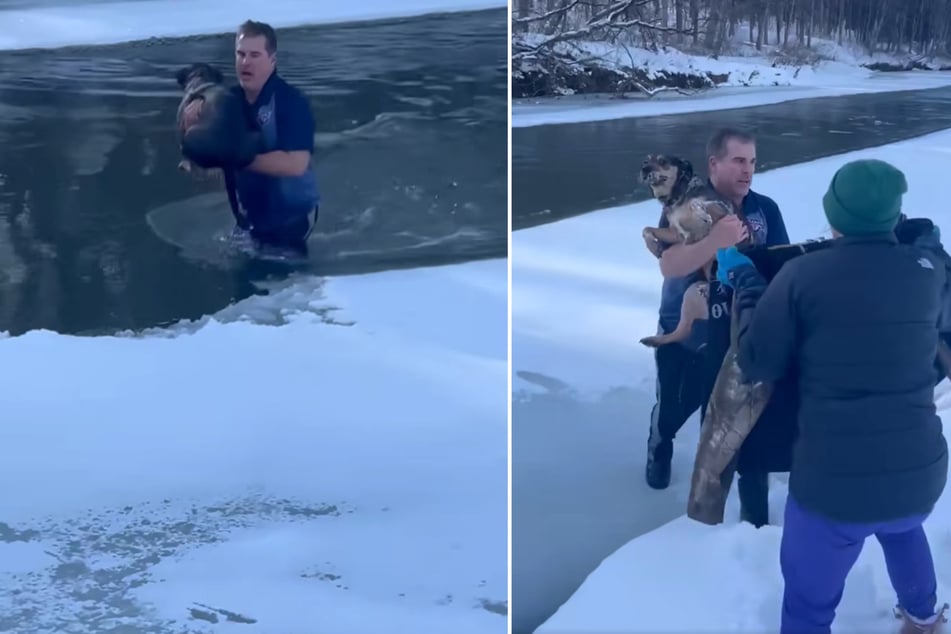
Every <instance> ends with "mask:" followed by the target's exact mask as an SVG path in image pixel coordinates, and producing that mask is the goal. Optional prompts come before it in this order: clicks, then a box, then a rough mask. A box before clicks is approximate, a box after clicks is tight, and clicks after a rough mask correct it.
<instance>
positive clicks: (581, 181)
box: [512, 87, 951, 229]
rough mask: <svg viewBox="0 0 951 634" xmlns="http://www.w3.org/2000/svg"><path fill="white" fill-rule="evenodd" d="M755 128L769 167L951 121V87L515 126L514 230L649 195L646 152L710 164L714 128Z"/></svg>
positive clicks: (762, 167)
mask: <svg viewBox="0 0 951 634" xmlns="http://www.w3.org/2000/svg"><path fill="white" fill-rule="evenodd" d="M723 125H730V126H740V127H745V128H749V129H752V130H754V131H755V132H756V134H757V136H758V143H757V158H756V160H757V166H758V171H760V172H763V171H767V170H770V169H775V168H777V167H785V166H787V165H792V164H794V163H802V162H805V161H810V160H814V159H817V158H822V157H824V156H831V155H833V154H840V153H842V152H850V151H853V150H860V149H863V148H867V147H872V146H876V145H883V144H886V143H892V142H895V141H900V140H902V139H907V138H909V137H913V136H919V135H922V134H927V133H930V132H935V131H937V130H942V129H945V128H949V127H951V87H949V88H937V89H931V90H918V91H907V92H892V93H878V94H874V93H873V94H864V95H851V96H845V97H822V98H817V99H803V100H799V101H790V102H785V103H779V104H772V105H766V106H758V107H753V108H739V109H733V110H714V111H709V112H696V113H690V114H677V115H669V116H658V117H641V118H633V119H614V120H608V121H593V122H584V123H572V124H564V125H546V126H537V127H524V128H514V129H513V130H512V183H513V187H512V226H513V228H514V229H523V228H526V227H531V226H535V225H538V224H543V223H546V222H552V221H555V220H559V219H562V218H567V217H570V216H574V215H578V214H582V213H586V212H588V211H592V210H595V209H602V208H605V207H613V206H617V205H623V204H627V203H632V202H637V201H641V200H647V198H648V192H647V190H646V189H645V188H644V187H643V186H642V185H640V184H639V183H638V182H637V178H636V174H637V170H638V169H640V165H641V162H642V161H643V160H644V156H645V155H647V154H651V153H654V154H656V153H665V152H670V153H675V154H679V155H681V156H686V157H687V158H688V159H690V160H691V161H692V162H693V164H694V168H695V169H698V170H700V171H701V172H702V173H705V167H704V150H703V147H704V144H705V143H706V140H707V137H708V136H709V135H710V133H711V132H712V131H713V129H714V128H715V127H718V126H723Z"/></svg>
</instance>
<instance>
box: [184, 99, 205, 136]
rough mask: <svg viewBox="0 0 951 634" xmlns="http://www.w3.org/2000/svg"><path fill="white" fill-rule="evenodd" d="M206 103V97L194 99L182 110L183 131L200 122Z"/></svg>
mask: <svg viewBox="0 0 951 634" xmlns="http://www.w3.org/2000/svg"><path fill="white" fill-rule="evenodd" d="M204 105H205V100H204V99H194V100H192V101H191V102H189V103H188V105H187V106H185V110H184V111H183V112H182V121H181V126H182V132H186V131H187V130H188V128H190V127H192V126H193V125H195V124H196V123H198V119H200V118H201V108H202V106H204Z"/></svg>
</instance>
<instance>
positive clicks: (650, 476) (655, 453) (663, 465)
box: [644, 437, 674, 489]
mask: <svg viewBox="0 0 951 634" xmlns="http://www.w3.org/2000/svg"><path fill="white" fill-rule="evenodd" d="M673 455H674V443H673V441H670V440H659V439H657V438H656V437H651V438H650V439H648V441H647V466H646V468H645V474H644V475H645V478H646V480H647V486H649V487H650V488H652V489H666V488H667V487H668V486H670V461H671V458H673Z"/></svg>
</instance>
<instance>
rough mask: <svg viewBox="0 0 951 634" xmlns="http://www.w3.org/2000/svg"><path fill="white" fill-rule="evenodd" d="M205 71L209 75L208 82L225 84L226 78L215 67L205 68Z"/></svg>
mask: <svg viewBox="0 0 951 634" xmlns="http://www.w3.org/2000/svg"><path fill="white" fill-rule="evenodd" d="M205 71H206V72H207V73H208V80H209V81H211V82H214V83H216V84H220V83H223V82H224V80H225V76H224V75H222V74H221V71H220V70H218V69H217V68H215V67H214V66H211V65H208V66H206V68H205Z"/></svg>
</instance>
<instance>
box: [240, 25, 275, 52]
mask: <svg viewBox="0 0 951 634" xmlns="http://www.w3.org/2000/svg"><path fill="white" fill-rule="evenodd" d="M238 35H243V36H244V37H261V36H263V37H264V41H265V44H264V48H265V50H267V53H268V55H273V54H274V53H275V51H277V33H275V32H274V28H273V27H272V26H271V25H270V24H267V23H266V22H255V21H254V20H246V21H245V22H244V23H243V24H241V26H239V27H238Z"/></svg>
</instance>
